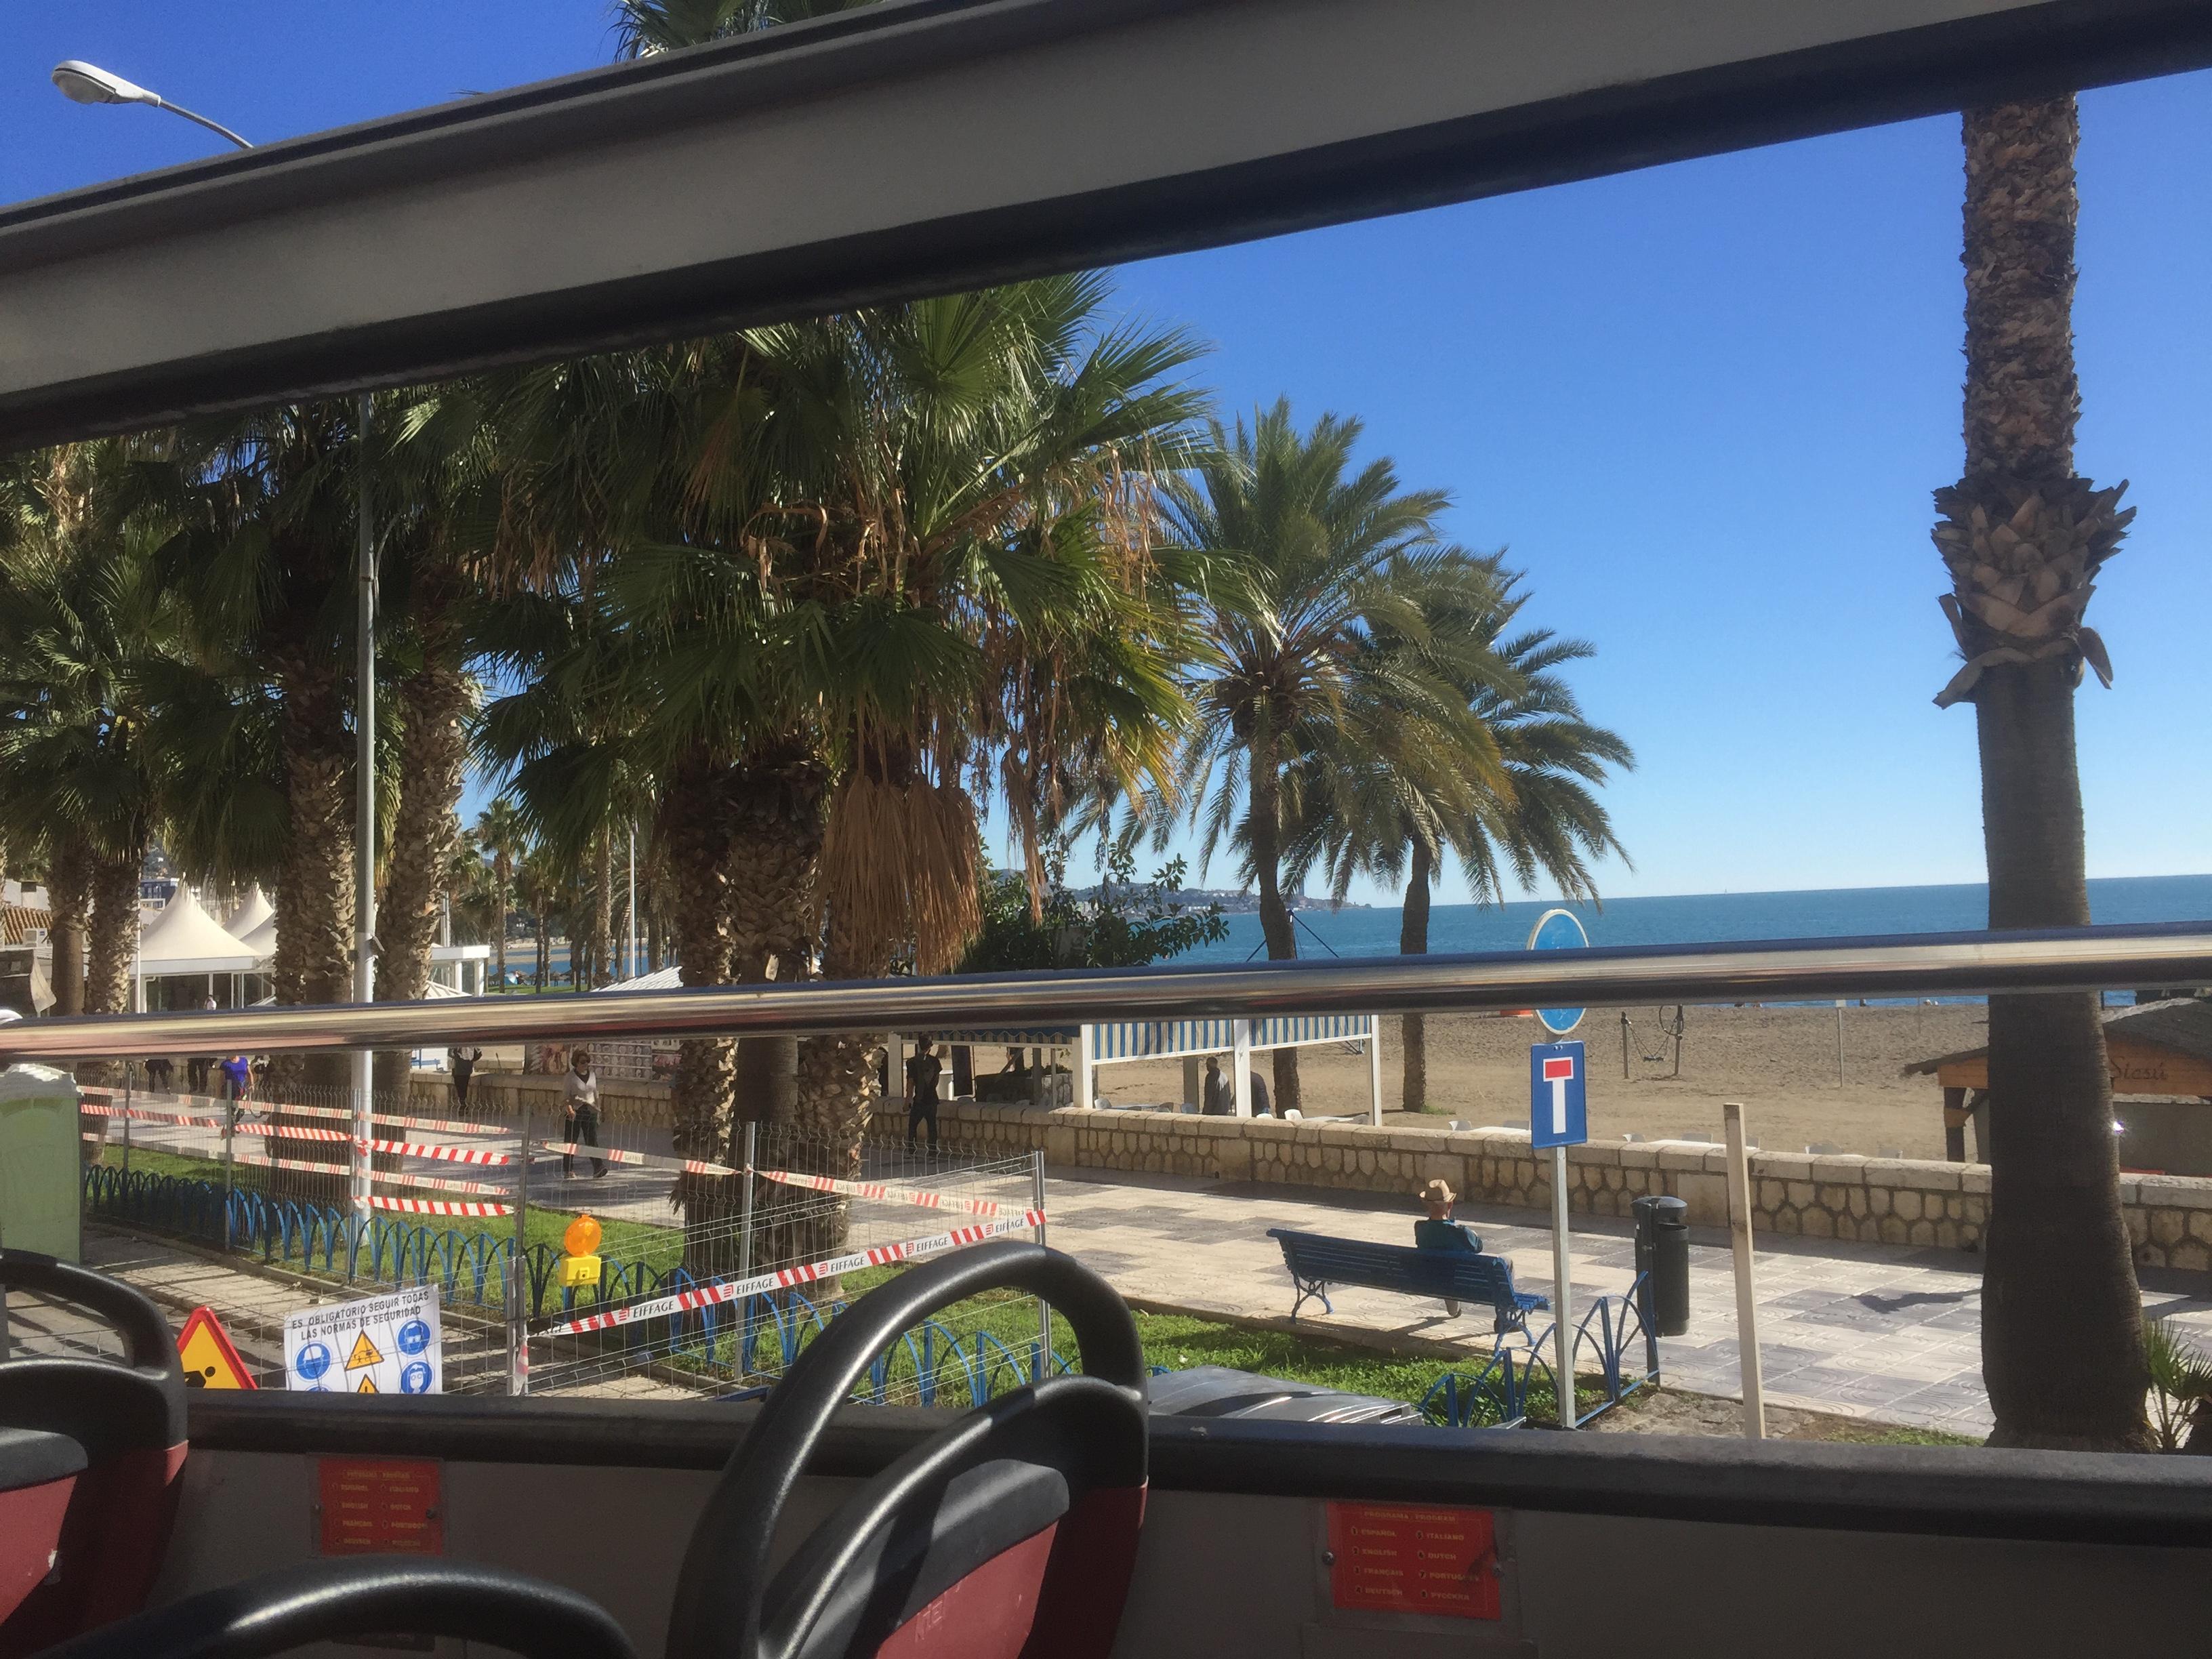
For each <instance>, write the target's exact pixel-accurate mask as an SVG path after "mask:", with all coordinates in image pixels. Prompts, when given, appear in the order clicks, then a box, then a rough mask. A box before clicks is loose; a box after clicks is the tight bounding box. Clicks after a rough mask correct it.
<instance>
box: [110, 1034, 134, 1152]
mask: <svg viewBox="0 0 2212 1659" xmlns="http://www.w3.org/2000/svg"><path fill="white" fill-rule="evenodd" d="M108 1098H109V1099H110V1100H112V1099H114V1098H115V1097H114V1096H113V1095H110V1096H108ZM123 1173H124V1175H125V1177H126V1178H127V1177H128V1176H130V1174H131V1062H130V1061H129V1060H125V1061H124V1062H123Z"/></svg>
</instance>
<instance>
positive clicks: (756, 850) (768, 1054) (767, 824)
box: [723, 741, 857, 1261]
mask: <svg viewBox="0 0 2212 1659" xmlns="http://www.w3.org/2000/svg"><path fill="white" fill-rule="evenodd" d="M828 783H829V779H828V775H827V773H826V771H825V769H823V766H822V764H821V763H820V762H819V761H817V760H816V759H815V758H814V757H813V755H812V754H811V751H810V750H809V749H808V748H807V746H806V745H805V744H802V743H799V742H796V741H794V742H791V743H787V744H782V745H780V746H778V747H776V748H775V749H773V750H765V751H763V752H761V753H757V754H755V755H753V756H751V757H749V758H748V760H747V763H746V764H745V766H744V768H743V769H741V770H740V772H739V773H738V776H737V777H736V779H735V780H734V781H733V785H734V787H733V790H732V812H731V833H730V846H729V858H728V865H727V871H728V877H729V887H728V892H729V900H730V923H731V936H732V958H731V966H732V973H733V975H734V976H735V977H736V978H737V979H738V981H761V980H775V981H780V982H784V983H789V982H791V981H797V980H805V979H811V978H812V977H813V975H814V945H815V933H816V929H817V911H816V890H815V889H816V877H817V873H818V871H819V868H820V864H821V856H822V836H823V809H824V803H825V799H826V796H827V792H828ZM731 1104H732V1112H731V1128H732V1142H731V1146H730V1152H731V1154H732V1156H731V1159H730V1161H731V1162H732V1163H735V1162H737V1161H738V1157H739V1156H740V1155H741V1154H742V1153H743V1151H744V1148H743V1146H742V1145H741V1144H739V1141H738V1138H737V1136H738V1125H739V1124H743V1123H747V1122H752V1123H759V1124H763V1125H773V1126H775V1127H778V1128H780V1129H781V1130H783V1131H785V1132H786V1133H782V1134H780V1135H778V1136H777V1137H776V1138H775V1143H774V1144H775V1149H776V1152H777V1153H778V1155H779V1156H781V1157H784V1158H789V1159H791V1160H792V1161H793V1163H795V1164H797V1166H798V1167H799V1168H800V1169H802V1170H807V1171H810V1172H818V1173H826V1172H828V1166H829V1165H833V1164H835V1165H837V1166H839V1167H846V1166H848V1165H850V1164H854V1163H856V1162H857V1146H855V1147H854V1149H853V1150H852V1151H851V1152H848V1149H847V1148H846V1147H845V1146H843V1145H842V1144H838V1145H833V1146H829V1147H828V1148H827V1149H826V1150H827V1152H828V1156H827V1157H823V1156H821V1155H820V1154H822V1153H823V1151H824V1150H825V1149H824V1146H823V1143H821V1142H819V1141H817V1139H815V1138H814V1137H813V1136H812V1135H811V1133H810V1134H807V1135H805V1136H803V1137H801V1136H798V1135H797V1134H795V1133H793V1126H794V1124H795V1123H796V1122H797V1121H798V1120H799V1114H800V1105H799V1039H798V1037H796V1036H789V1035H784V1034H781V1033H779V1034H778V1035H775V1036H755V1037H747V1038H745V1039H744V1041H743V1042H740V1043H739V1044H738V1056H737V1070H736V1075H735V1078H734V1091H733V1097H732V1103H731ZM855 1139H856V1140H857V1136H856V1137H855ZM817 1165H820V1166H822V1168H821V1169H820V1170H817ZM723 1197H724V1200H725V1201H728V1202H732V1203H733V1202H734V1201H735V1195H734V1194H730V1193H725V1194H723ZM753 1206H754V1225H755V1227H756V1229H757V1231H758V1235H759V1237H758V1239H757V1243H756V1245H755V1248H754V1260H756V1261H795V1260H803V1259H805V1257H806V1256H808V1255H818V1254H820V1253H821V1249H819V1248H817V1246H819V1245H820V1240H821V1238H822V1237H827V1236H829V1234H831V1233H834V1235H835V1237H836V1239H838V1240H842V1237H843V1229H842V1200H832V1199H829V1197H828V1196H827V1195H825V1194H818V1193H809V1192H805V1191H804V1190H803V1189H801V1188H793V1187H785V1186H779V1185H775V1184H773V1183H770V1184H767V1185H764V1186H762V1187H759V1188H756V1189H755V1192H754V1195H753ZM829 1212H838V1214H839V1215H840V1217H841V1219H840V1221H839V1222H838V1224H837V1225H835V1226H821V1227H817V1226H815V1225H813V1223H814V1221H816V1220H818V1219H821V1218H824V1217H825V1216H826V1215H827V1214H829ZM829 1248H834V1245H832V1246H830V1247H829Z"/></svg>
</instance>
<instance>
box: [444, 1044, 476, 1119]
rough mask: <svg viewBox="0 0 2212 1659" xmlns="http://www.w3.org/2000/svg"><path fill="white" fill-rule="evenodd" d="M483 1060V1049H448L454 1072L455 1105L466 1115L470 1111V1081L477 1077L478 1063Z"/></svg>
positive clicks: (448, 1057)
mask: <svg viewBox="0 0 2212 1659" xmlns="http://www.w3.org/2000/svg"><path fill="white" fill-rule="evenodd" d="M482 1059H483V1049H481V1048H448V1049H447V1050H446V1060H447V1064H448V1065H449V1066H452V1067H453V1104H454V1106H455V1107H456V1108H457V1109H459V1110H460V1111H462V1112H464V1113H465V1112H466V1111H467V1110H468V1109H469V1079H471V1078H472V1077H474V1076H475V1075H476V1070H477V1061H478V1060H482Z"/></svg>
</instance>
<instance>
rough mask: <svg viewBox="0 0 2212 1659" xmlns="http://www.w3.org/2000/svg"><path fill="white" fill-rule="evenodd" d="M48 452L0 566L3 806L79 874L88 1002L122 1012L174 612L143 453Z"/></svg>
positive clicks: (123, 445)
mask: <svg viewBox="0 0 2212 1659" xmlns="http://www.w3.org/2000/svg"><path fill="white" fill-rule="evenodd" d="M44 459H45V463H46V464H45V465H44V466H43V467H42V468H41V469H40V474H39V477H38V481H37V483H36V485H35V487H34V488H33V489H32V490H30V491H29V492H27V493H13V494H12V510H13V512H14V513H15V517H16V519H17V524H16V527H15V530H14V531H13V532H11V533H10V535H9V552H8V554H7V556H6V557H5V558H4V560H0V813H4V814H5V816H6V817H7V819H8V820H9V827H10V828H12V829H14V831H15V833H16V834H17V835H18V836H21V837H23V838H25V839H28V838H29V837H30V836H40V835H42V836H44V837H45V838H46V842H47V843H48V845H49V847H50V848H52V850H53V852H54V854H55V860H54V862H55V864H56V866H57V875H58V878H59V880H60V881H61V882H63V883H67V884H71V885H75V884H77V883H79V882H81V883H82V887H79V888H78V889H77V890H76V892H70V891H67V890H64V892H63V893H62V894H61V895H59V896H58V899H59V902H60V903H61V904H62V905H64V906H70V905H74V904H81V903H82V902H83V897H88V898H89V901H90V919H89V920H90V940H89V943H90V952H89V963H88V966H87V968H86V969H85V977H84V980H83V982H82V1012H87V1013H120V1012H124V1011H125V1009H126V1008H128V1007H129V1006H130V1001H131V961H132V957H133V950H134V945H135V943H136V936H137V920H138V875H139V870H140V866H142V865H143V862H144V860H145V857H146V853H147V849H148V848H149V845H150V844H151V842H152V839H153V836H154V833H155V829H156V826H157V824H158V823H159V821H160V817H161V810H162V797H163V793H164V788H165V785H166V782H167V761H166V757H164V754H163V752H162V749H161V744H160V742H159V741H158V737H157V730H156V728H157V726H158V723H159V721H160V720H161V710H160V708H159V707H158V698H159V697H160V696H161V691H162V690H163V689H164V688H165V687H166V686H167V683H168V679H169V677H168V676H167V674H166V673H165V672H164V669H165V667H166V666H167V665H170V664H172V663H173V661H174V658H175V652H176V645H177V637H178V632H179V630H178V627H177V620H176V616H175V611H176V607H175V605H174V604H173V601H172V599H171V598H170V596H169V594H168V592H167V588H166V587H165V586H164V584H163V583H162V581H161V576H160V572H159V568H158V565H157V562H156V560H155V556H154V551H155V546H156V545H157V544H158V541H159V538H160V534H161V525H160V521H159V520H158V517H157V516H156V515H155V514H154V513H153V512H152V511H151V509H150V508H149V505H148V499H147V495H146V490H145V488H144V484H145V480H144V478H143V476H142V469H141V467H140V465H139V459H138V454H137V450H136V449H135V447H133V446H132V445H131V444H130V443H128V442H126V441H123V440H118V439H104V440H100V441H94V442H92V443H87V444H72V445H64V446H63V447H60V448H58V449H55V450H52V451H51V452H48V453H47V455H46V457H45V458H44ZM80 895H82V896H80ZM64 951H68V952H69V953H70V956H71V958H72V959H71V961H70V964H69V965H70V968H72V969H74V967H75V965H76V963H75V960H74V945H71V944H70V943H69V942H67V941H64V940H63V939H57V941H56V967H57V969H58V970H59V969H61V968H62V965H63V963H62V957H63V955H64ZM57 977H60V974H59V972H58V974H57Z"/></svg>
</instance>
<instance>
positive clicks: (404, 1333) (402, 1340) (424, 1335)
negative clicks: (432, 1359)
mask: <svg viewBox="0 0 2212 1659" xmlns="http://www.w3.org/2000/svg"><path fill="white" fill-rule="evenodd" d="M428 1346H430V1328H429V1327H428V1325H426V1324H424V1323H423V1322H422V1321H421V1320H419V1319H410V1320H409V1321H408V1322H406V1323H405V1324H404V1325H402V1326H401V1327H400V1328H399V1352H402V1353H420V1352H422V1350H423V1349H425V1348H427V1347H428Z"/></svg>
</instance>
